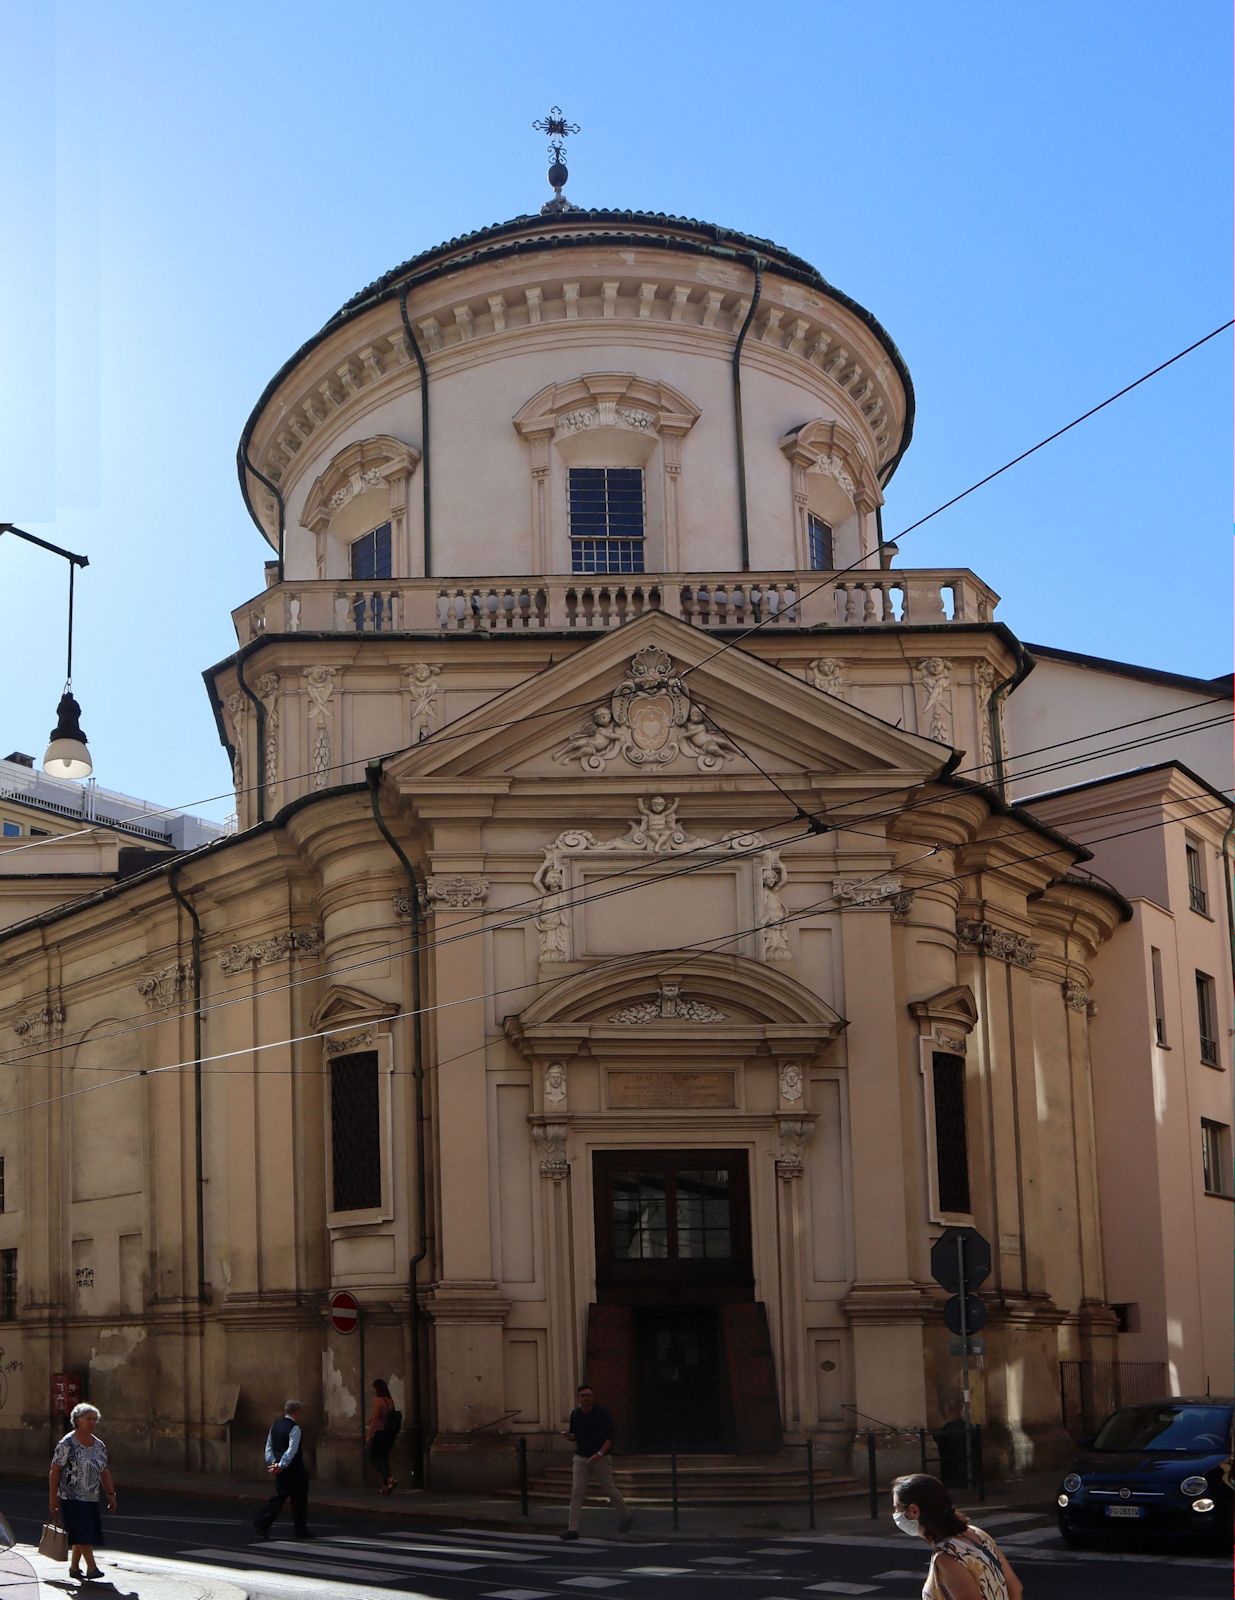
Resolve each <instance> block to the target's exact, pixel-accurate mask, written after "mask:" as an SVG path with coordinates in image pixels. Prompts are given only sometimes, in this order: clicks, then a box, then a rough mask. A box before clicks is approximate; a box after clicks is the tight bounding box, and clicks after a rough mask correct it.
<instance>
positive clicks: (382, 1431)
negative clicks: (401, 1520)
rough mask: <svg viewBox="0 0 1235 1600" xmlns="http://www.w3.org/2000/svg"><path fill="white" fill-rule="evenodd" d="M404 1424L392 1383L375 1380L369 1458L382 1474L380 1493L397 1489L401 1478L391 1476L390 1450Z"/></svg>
mask: <svg viewBox="0 0 1235 1600" xmlns="http://www.w3.org/2000/svg"><path fill="white" fill-rule="evenodd" d="M402 1426H403V1413H402V1412H401V1411H397V1410H396V1409H395V1403H394V1399H393V1397H392V1396H391V1393H390V1385H389V1384H388V1383H387V1382H386V1380H385V1378H374V1380H373V1410H372V1411H371V1412H370V1413H369V1434H368V1438H369V1460H370V1461H371V1462H372V1463H373V1465H374V1467H375V1468H376V1469H377V1471H378V1472H379V1473H380V1474H381V1479H382V1486H381V1488H380V1489H379V1490H378V1491H377V1492H378V1494H390V1493H391V1492H392V1490H394V1489H397V1488H398V1486H399V1480H398V1479H397V1478H392V1477H391V1476H390V1452H391V1451H392V1450H393V1449H394V1443H395V1437H396V1435H397V1434H398V1432H399V1429H400V1428H401V1427H402Z"/></svg>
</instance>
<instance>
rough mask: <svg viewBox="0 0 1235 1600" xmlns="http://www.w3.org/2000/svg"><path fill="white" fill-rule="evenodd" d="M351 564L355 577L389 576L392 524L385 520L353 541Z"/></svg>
mask: <svg viewBox="0 0 1235 1600" xmlns="http://www.w3.org/2000/svg"><path fill="white" fill-rule="evenodd" d="M351 566H352V577H353V578H388V577H389V576H390V524H389V523H388V522H383V523H382V525H381V527H380V528H373V529H372V530H371V531H370V532H369V533H366V534H362V535H361V537H360V538H359V539H355V540H353V541H352V545H351Z"/></svg>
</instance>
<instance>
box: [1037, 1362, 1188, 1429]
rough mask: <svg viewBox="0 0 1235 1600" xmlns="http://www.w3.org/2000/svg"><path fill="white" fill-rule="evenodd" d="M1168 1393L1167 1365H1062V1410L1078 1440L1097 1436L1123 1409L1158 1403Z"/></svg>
mask: <svg viewBox="0 0 1235 1600" xmlns="http://www.w3.org/2000/svg"><path fill="white" fill-rule="evenodd" d="M1167 1392H1168V1385H1167V1379H1166V1363H1165V1361H1061V1362H1060V1363H1059V1409H1060V1412H1061V1414H1062V1417H1063V1425H1064V1427H1065V1428H1066V1429H1067V1430H1068V1432H1069V1433H1070V1434H1072V1435H1073V1436H1074V1437H1076V1438H1079V1437H1080V1436H1081V1435H1082V1434H1086V1433H1094V1432H1096V1430H1097V1429H1098V1428H1099V1427H1100V1426H1101V1424H1102V1423H1103V1422H1104V1421H1105V1420H1106V1418H1107V1417H1109V1416H1110V1414H1111V1412H1112V1411H1116V1410H1118V1408H1119V1407H1120V1406H1127V1405H1137V1404H1139V1403H1140V1402H1142V1401H1145V1400H1157V1399H1159V1398H1160V1397H1161V1396H1162V1395H1164V1394H1166V1393H1167Z"/></svg>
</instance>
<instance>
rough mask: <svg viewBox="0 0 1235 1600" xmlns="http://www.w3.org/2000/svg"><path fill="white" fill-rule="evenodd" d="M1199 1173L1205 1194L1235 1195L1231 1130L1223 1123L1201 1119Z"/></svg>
mask: <svg viewBox="0 0 1235 1600" xmlns="http://www.w3.org/2000/svg"><path fill="white" fill-rule="evenodd" d="M1201 1171H1202V1172H1203V1173H1204V1176H1205V1193H1206V1194H1220V1195H1227V1196H1230V1195H1232V1194H1235V1189H1233V1188H1232V1175H1231V1130H1230V1128H1229V1127H1228V1126H1227V1124H1226V1123H1225V1122H1208V1121H1206V1120H1205V1118H1203V1117H1202V1119H1201Z"/></svg>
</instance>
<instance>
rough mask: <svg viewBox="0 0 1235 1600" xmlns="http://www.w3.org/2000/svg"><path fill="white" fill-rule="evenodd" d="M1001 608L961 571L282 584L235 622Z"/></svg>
mask: <svg viewBox="0 0 1235 1600" xmlns="http://www.w3.org/2000/svg"><path fill="white" fill-rule="evenodd" d="M998 602H999V596H998V595H997V594H995V592H994V591H993V590H992V589H989V588H988V587H987V586H986V584H984V583H983V582H982V581H981V579H980V578H977V577H975V576H974V574H973V573H972V572H970V571H969V570H968V569H967V568H956V569H950V570H942V569H935V568H924V567H918V568H910V569H907V570H904V571H893V570H891V569H887V570H874V569H871V570H865V569H864V570H858V571H853V572H847V573H844V574H830V573H826V572H749V573H735V572H724V573H721V572H716V573H700V572H691V573H685V572H660V573H653V572H647V573H631V574H612V575H609V574H605V575H600V574H598V575H595V576H582V575H579V576H570V575H560V576H553V577H537V578H466V579H464V578H459V579H451V578H441V579H434V578H404V579H382V580H378V581H372V580H370V581H368V582H363V583H362V582H358V581H354V582H346V581H343V580H333V579H314V580H310V581H307V582H298V581H295V580H291V579H289V580H287V581H285V582H284V583H282V584H276V585H274V586H273V587H272V588H270V589H268V590H267V591H266V592H265V593H264V594H262V595H259V596H258V597H257V598H256V599H254V600H250V601H249V602H248V603H247V604H246V605H243V606H241V607H239V608H238V609H237V610H236V611H234V612H233V613H232V617H233V621H234V622H235V626H236V637H237V638H238V639H239V641H240V642H241V644H245V643H247V642H248V641H249V640H250V639H253V638H256V637H257V636H258V635H259V634H262V633H271V634H289V633H312V634H348V633H359V634H381V633H411V634H431V633H441V634H447V633H529V632H549V633H603V632H605V631H606V630H608V629H609V628H618V627H621V625H622V624H623V623H624V622H629V621H630V620H631V618H632V617H637V616H639V615H641V614H642V613H643V612H644V611H664V612H667V613H668V615H670V616H673V617H679V618H680V619H681V620H682V621H683V622H688V623H690V624H692V625H693V626H695V627H699V628H707V629H723V628H734V629H741V628H749V627H753V626H755V625H756V624H761V625H766V626H767V627H769V628H775V629H777V630H778V631H783V630H788V629H793V630H797V629H819V628H849V627H887V626H901V627H923V626H929V625H930V624H932V623H935V624H939V623H947V622H990V621H991V620H992V617H993V615H994V610H995V607H996V605H997V604H998Z"/></svg>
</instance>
